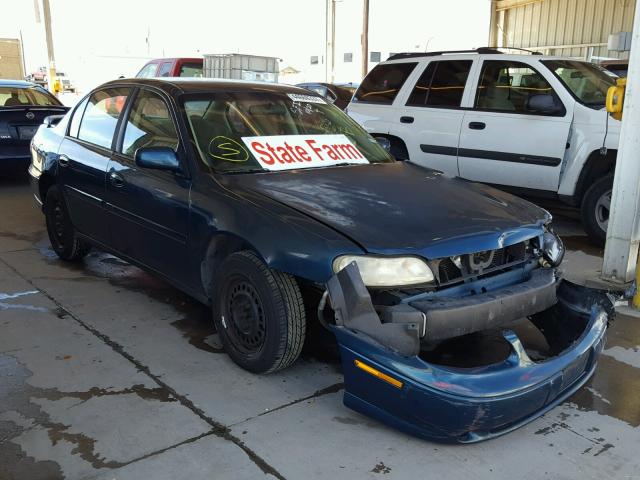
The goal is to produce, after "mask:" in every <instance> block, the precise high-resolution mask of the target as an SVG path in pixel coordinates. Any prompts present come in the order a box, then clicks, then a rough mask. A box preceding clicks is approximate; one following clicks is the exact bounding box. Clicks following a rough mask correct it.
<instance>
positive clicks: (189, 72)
mask: <svg viewBox="0 0 640 480" xmlns="http://www.w3.org/2000/svg"><path fill="white" fill-rule="evenodd" d="M178 76H179V77H201V76H202V64H199V63H183V64H182V65H181V66H180V74H179V75H178Z"/></svg>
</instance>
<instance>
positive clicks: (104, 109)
mask: <svg viewBox="0 0 640 480" xmlns="http://www.w3.org/2000/svg"><path fill="white" fill-rule="evenodd" d="M128 95H129V89H128V88H106V89H104V90H99V91H97V92H95V93H93V94H92V95H91V97H89V102H88V103H87V106H86V107H85V111H84V115H83V116H82V121H81V123H80V132H79V133H78V138H79V139H80V140H84V141H85V142H89V143H93V144H94V145H98V146H100V147H103V148H111V142H112V141H113V134H114V133H115V131H116V125H117V124H118V118H119V117H120V114H121V113H122V109H123V108H124V104H125V102H126V100H127V96H128Z"/></svg>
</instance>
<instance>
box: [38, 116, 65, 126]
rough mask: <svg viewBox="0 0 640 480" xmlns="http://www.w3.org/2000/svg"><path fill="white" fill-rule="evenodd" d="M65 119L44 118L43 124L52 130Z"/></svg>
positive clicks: (56, 117) (57, 117)
mask: <svg viewBox="0 0 640 480" xmlns="http://www.w3.org/2000/svg"><path fill="white" fill-rule="evenodd" d="M63 118H64V115H49V116H47V117H44V120H43V123H44V124H45V126H46V127H47V128H51V127H55V126H56V125H57V124H58V123H60V120H62V119H63Z"/></svg>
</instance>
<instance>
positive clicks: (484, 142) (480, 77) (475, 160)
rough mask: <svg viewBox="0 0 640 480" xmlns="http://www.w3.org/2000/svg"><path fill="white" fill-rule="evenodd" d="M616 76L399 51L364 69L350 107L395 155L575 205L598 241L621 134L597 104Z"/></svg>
mask: <svg viewBox="0 0 640 480" xmlns="http://www.w3.org/2000/svg"><path fill="white" fill-rule="evenodd" d="M614 82H615V76H614V75H613V74H611V73H609V72H606V71H605V70H604V69H602V68H600V67H598V66H596V65H593V64H591V63H587V62H582V61H576V60H571V59H568V58H561V57H548V56H543V55H537V54H531V55H522V54H520V55H506V54H503V53H500V52H499V51H498V50H493V49H486V48H483V49H478V50H473V51H464V52H434V53H403V54H396V55H393V56H392V57H390V58H389V59H388V60H387V61H386V62H383V63H380V64H378V65H377V66H376V67H375V68H374V69H373V70H372V71H371V72H369V74H368V75H367V77H366V78H365V79H364V81H363V82H362V84H361V85H360V88H358V90H357V91H356V93H355V95H354V96H353V99H352V100H351V103H350V104H349V106H348V107H347V112H348V113H349V115H351V117H353V118H354V119H355V120H356V121H357V122H359V123H360V124H361V125H363V126H364V128H365V129H366V130H367V131H368V132H369V133H371V134H372V135H374V136H376V137H385V138H388V139H389V141H390V145H391V153H392V154H393V155H395V156H396V158H398V159H406V160H409V161H411V162H415V163H417V164H419V165H423V166H426V167H431V168H434V169H437V170H441V171H442V172H444V173H445V174H449V175H456V176H460V177H463V178H467V179H469V180H475V181H480V182H485V183H490V184H494V185H496V186H498V187H499V188H502V189H505V190H510V191H513V192H514V193H519V194H523V195H527V196H537V197H540V196H542V197H547V198H548V197H551V198H556V199H559V200H561V201H562V202H564V203H566V204H569V205H572V206H579V207H580V208H581V212H582V220H583V224H584V227H585V229H586V231H587V233H588V234H589V235H590V237H591V238H592V239H593V240H594V241H596V242H597V243H604V239H605V236H606V228H607V222H608V218H609V204H610V201H611V186H612V183H613V170H614V167H615V162H616V153H617V152H616V149H617V146H618V136H619V132H620V122H619V121H617V120H615V119H613V118H612V117H610V115H609V114H607V112H606V110H605V109H604V104H605V97H606V93H607V89H608V88H609V87H610V86H611V85H613V84H614Z"/></svg>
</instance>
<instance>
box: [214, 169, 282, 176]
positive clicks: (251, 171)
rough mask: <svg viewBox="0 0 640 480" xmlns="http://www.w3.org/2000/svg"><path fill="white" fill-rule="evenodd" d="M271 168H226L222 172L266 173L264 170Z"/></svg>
mask: <svg viewBox="0 0 640 480" xmlns="http://www.w3.org/2000/svg"><path fill="white" fill-rule="evenodd" d="M269 171H270V170H267V169H266V168H245V169H242V170H225V171H223V172H220V173H224V174H226V173H230V174H232V175H237V174H239V173H264V172H269Z"/></svg>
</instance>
